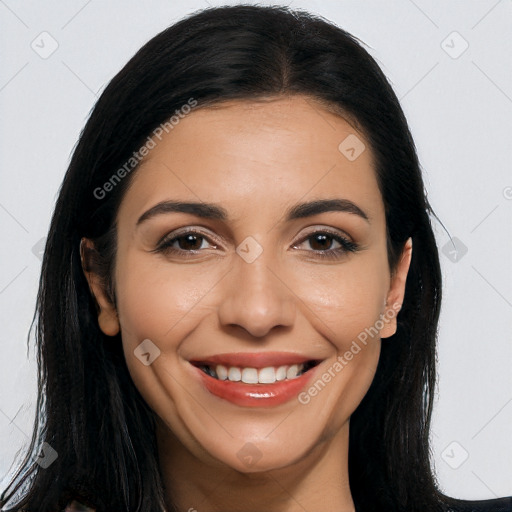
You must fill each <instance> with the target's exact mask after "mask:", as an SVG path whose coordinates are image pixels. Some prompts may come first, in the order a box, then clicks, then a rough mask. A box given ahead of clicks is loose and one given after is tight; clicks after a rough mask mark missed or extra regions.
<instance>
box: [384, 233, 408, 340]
mask: <svg viewBox="0 0 512 512" xmlns="http://www.w3.org/2000/svg"><path fill="white" fill-rule="evenodd" d="M411 258H412V239H411V238H409V239H408V240H407V242H405V245H404V248H403V251H402V255H401V256H400V260H399V262H398V264H397V267H396V269H395V272H394V273H393V275H392V276H391V283H390V286H389V290H388V294H387V297H386V312H385V314H384V318H385V319H386V321H385V323H384V327H383V328H382V330H381V332H380V337H381V338H389V337H390V336H392V335H393V334H395V332H396V325H397V323H396V318H397V316H398V312H399V311H400V309H401V307H402V304H403V302H404V295H405V282H406V280H407V273H408V272H409V266H410V264H411Z"/></svg>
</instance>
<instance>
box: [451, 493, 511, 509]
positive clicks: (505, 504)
mask: <svg viewBox="0 0 512 512" xmlns="http://www.w3.org/2000/svg"><path fill="white" fill-rule="evenodd" d="M445 510H446V512H512V496H511V497H508V498H497V499H494V500H480V501H471V500H456V499H454V498H449V499H447V508H446V509H445Z"/></svg>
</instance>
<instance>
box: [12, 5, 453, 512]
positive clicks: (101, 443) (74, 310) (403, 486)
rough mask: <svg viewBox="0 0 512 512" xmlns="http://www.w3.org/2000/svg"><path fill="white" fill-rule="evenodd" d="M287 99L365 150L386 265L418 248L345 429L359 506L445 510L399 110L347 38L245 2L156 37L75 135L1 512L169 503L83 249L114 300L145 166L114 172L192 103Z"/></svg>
mask: <svg viewBox="0 0 512 512" xmlns="http://www.w3.org/2000/svg"><path fill="white" fill-rule="evenodd" d="M293 94H302V95H307V96H308V97H311V98H314V99H316V100H318V101H320V102H322V103H323V104H324V105H325V106H326V108H329V109H331V110H332V111H334V112H336V113H339V114H340V115H342V116H344V117H345V118H346V119H347V120H350V122H352V123H353V124H355V125H356V126H357V127H358V129H360V130H361V132H362V133H363V134H364V135H365V137H366V139H367V141H368V142H369V144H370V146H371V150H372V151H373V154H374V156H375V161H376V168H375V172H376V176H377V179H378V184H379V188H380V191H381V194H382V198H383V201H384V205H385V214H386V222H387V247H388V259H389V266H390V269H391V271H393V270H394V269H395V268H396V265H397V262H398V258H399V256H400V254H401V251H402V249H403V247H404V244H405V242H406V240H407V239H408V238H409V237H411V238H412V241H413V254H412V262H411V266H410V270H409V275H408V279H407V286H406V293H405V300H404V304H403V308H402V310H401V311H400V314H399V316H398V329H397V332H396V334H395V335H394V336H392V337H391V338H390V339H388V340H386V342H385V343H384V344H383V346H382V352H381V356H380V360H379V365H378V368H377V372H376V375H375V379H374V381H373V383H372V385H371V387H370V390H369V391H368V393H367V395H366V396H365V398H364V399H363V401H362V403H361V404H360V405H359V407H358V408H357V410H356V411H355V412H354V414H353V415H352V417H351V420H350V445H349V475H350V488H351V491H352V495H353V499H354V502H355V505H356V508H357V510H358V511H359V512H366V511H372V512H373V511H376V510H386V511H390V510H393V511H395V512H396V511H407V512H414V511H422V512H424V511H425V510H429V511H436V510H443V508H444V507H443V500H444V497H443V495H442V494H441V493H440V492H439V491H438V488H437V485H436V482H435V479H434V477H433V472H432V468H431V465H430V453H429V428H430V420H431V413H432V404H433V391H434V386H435V359H436V351H435V350H436V349H435V346H436V331H437V323H438V317H439V312H440V302H441V273H440V267H439V257H438V251H437V248H436V243H435V239H434V235H433V231H432V227H431V223H430V219H431V216H432V215H433V212H432V210H431V208H430V206H429V204H428V201H427V198H426V194H425V191H424V186H423V181H422V176H421V170H420V166H419V163H418V159H417V155H416V150H415V147H414V143H413V140H412V137H411V134H410V131H409V128H408V125H407V122H406V120H405V117H404V114H403V112H402V109H401V107H400V105H399V102H398V100H397V97H396V95H395V94H394V92H393V90H392V88H391V86H390V85H389V83H388V81H387V80H386V78H385V76H384V74H383V73H382V71H381V70H380V68H379V66H378V65H377V64H376V62H375V61H374V59H373V58H372V57H371V56H370V55H369V54H368V52H367V51H366V50H365V49H364V48H363V47H362V45H361V44H360V42H358V40H357V39H356V38H354V37H353V36H352V35H350V34H348V33H347V32H345V31H344V30H342V29H340V28H338V27H336V26H335V25H333V24H332V23H329V22H327V21H326V20H324V19H322V18H321V17H317V16H313V15H311V14H309V13H307V12H303V11H297V10H290V9H289V8H286V7H263V6H249V5H238V6H235V7H221V8H211V9H205V10H203V11H200V12H198V13H195V14H193V15H191V16H189V17H188V18H185V19H184V20H182V21H180V22H178V23H176V24H174V25H172V26H171V27H169V28H168V29H166V30H164V31H163V32H161V33H160V34H158V35H157V36H156V37H154V38H153V39H151V40H150V41H149V42H148V43H146V44H145V45H144V46H143V47H142V48H141V49H140V50H139V51H138V52H137V54H136V55H135V56H134V57H133V58H132V59H131V60H130V61H129V62H128V63H127V64H126V65H125V67H124V68H123V69H122V70H121V71H120V72H119V73H118V74H117V75H116V76H115V77H114V78H113V80H112V81H111V82H110V83H109V85H108V86H107V87H106V89H105V90H104V92H103V94H102V95H101V97H100V99H99V100H98V102H97V104H96V106H95V108H94V109H93V110H92V113H91V115H90V118H89V120H88V121H87V124H86V125H85V128H84V130H83V131H82V133H81V135H80V140H79V142H78V144H77V146H76V148H75V151H74V153H73V156H72V159H71V162H70V165H69V168H68V170H67V173H66V176H65V178H64V182H63V184H62V187H61V190H60V194H59V197H58V200H57V203H56V207H55V211H54V214H53V217H52V221H51V227H50V231H49V234H48V239H47V245H46V249H45V253H44V259H43V265H42V273H41V279H40V286H39V293H38V301H37V310H36V317H35V321H34V324H33V326H34V325H35V326H36V338H37V346H38V363H39V398H38V408H37V420H36V424H35V428H34V434H33V439H32V443H31V446H30V450H29V454H28V455H27V457H26V459H25V460H24V462H23V464H22V466H21V468H20V470H19V471H18V472H17V474H16V475H15V477H14V478H13V481H12V482H11V484H10V485H9V487H8V488H7V490H6V491H5V492H4V493H3V495H2V499H3V500H4V503H6V502H7V499H8V498H13V497H15V496H17V495H21V499H20V500H19V501H18V504H17V505H16V506H15V507H12V508H8V510H14V509H17V508H20V507H26V508H27V509H28V510H30V511H31V512H39V511H41V512H48V511H54V510H60V509H62V508H63V507H64V505H65V501H66V500H67V499H69V498H71V497H77V498H80V499H82V500H83V501H86V502H88V503H90V504H92V505H94V506H95V507H97V509H98V510H127V511H139V512H143V511H144V512H155V511H157V510H160V509H162V507H163V490H162V482H161V477H160V473H159V468H158V454H157V448H156V441H155V434H154V427H155V425H154V420H153V415H152V412H151V410H150V409H149V407H148V406H147V404H146V403H145V402H144V400H143V399H142V398H141V396H140V395H139V393H138V391H137V389H136V388H135V385H134V384H133V382H132V380H131V378H130V375H129V373H128V370H127V367H126V364H125V361H124V357H123V353H122V347H121V339H120V335H117V336H115V337H108V336H105V335H104V334H103V333H102V332H101V330H100V329H99V326H98V321H97V309H96V304H95V302H94V299H93V298H92V296H91V293H90V291H89V288H88V284H87V281H86V279H85V277H84V273H83V271H82V266H81V260H80V252H79V243H80V240H81V238H82V237H88V238H91V239H93V240H94V241H95V242H96V249H97V262H96V263H97V269H99V271H100V273H101V275H102V276H103V278H104V283H105V286H106V287H107V289H108V290H110V292H111V297H112V300H113V301H115V290H114V288H113V283H112V279H111V277H112V269H113V267H114V264H115V251H116V225H115V218H116V213H117V210H118V207H119V204H120V202H121V200H122V198H123V195H124V193H125V191H126V188H127V187H128V186H129V183H130V181H131V179H132V178H133V175H134V174H135V172H136V166H135V167H134V168H133V169H129V170H128V171H127V172H125V173H124V174H123V177H122V179H120V180H118V182H116V183H115V184H114V185H113V186H111V187H104V184H105V183H107V182H109V180H111V178H112V176H113V173H114V172H115V171H116V170H118V169H120V168H121V167H122V166H123V165H124V164H125V163H126V162H127V161H129V160H130V158H131V157H132V155H133V153H134V151H137V150H138V149H139V148H140V147H141V146H142V145H143V144H144V142H145V140H147V137H148V135H150V134H151V133H152V132H153V130H155V128H156V127H158V126H159V125H160V124H161V123H164V122H166V121H168V119H169V118H170V116H172V115H174V114H175V113H176V111H178V112H179V111H180V109H181V108H182V107H183V106H184V105H186V104H190V100H191V98H192V99H193V101H197V105H198V108H202V107H207V106H209V105H213V104H216V103H219V102H222V101H225V100H233V99H240V100H253V99H258V98H261V99H264V98H275V97H277V96H280V95H293ZM176 115H177V114H176ZM125 170H126V168H125ZM107 188H108V190H107V191H106V189H107ZM98 190H101V191H102V192H101V193H99V192H98ZM43 442H46V443H48V444H49V445H50V446H51V447H52V448H53V449H54V450H55V451H56V452H57V453H58V457H57V459H56V460H55V461H54V462H53V464H51V465H50V466H49V467H48V468H46V469H43V468H42V467H41V466H40V465H39V464H37V463H35V459H36V457H37V454H38V452H39V450H40V449H41V446H42V443H43Z"/></svg>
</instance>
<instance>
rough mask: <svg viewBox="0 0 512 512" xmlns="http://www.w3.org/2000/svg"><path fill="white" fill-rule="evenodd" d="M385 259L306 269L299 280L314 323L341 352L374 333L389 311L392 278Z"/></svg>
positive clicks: (300, 292) (369, 258)
mask: <svg viewBox="0 0 512 512" xmlns="http://www.w3.org/2000/svg"><path fill="white" fill-rule="evenodd" d="M382 260H383V258H382V257H381V255H380V254H372V253H368V254H366V255H356V257H354V258H353V259H352V260H350V261H347V262H346V263H342V264H339V265H332V266H331V267H327V268H326V267H325V266H324V267H323V268H318V269H315V268H314V267H313V268H311V269H310V270H309V271H308V272H304V270H303V269H302V272H300V276H301V277H300V278H297V279H295V283H296V293H297V295H298V296H299V297H301V298H302V297H304V299H303V300H304V303H305V305H306V306H307V308H306V310H309V311H310V314H309V317H310V319H311V322H312V323H314V325H315V327H316V328H317V329H318V330H319V331H320V332H321V333H322V334H323V335H324V337H325V338H327V339H328V340H329V341H331V343H332V344H333V345H335V346H336V348H337V349H338V350H339V351H343V352H344V351H345V350H348V349H349V346H350V343H351V341H352V340H355V339H357V338H358V336H359V335H360V334H361V333H364V332H367V330H371V328H372V326H375V325H376V324H377V323H378V320H379V319H380V318H381V315H382V314H383V313H384V311H385V300H386V294H387V291H388V288H389V279H390V278H389V271H388V269H387V264H386V261H382ZM297 275H299V273H297ZM371 332H372V333H374V330H371ZM373 337H375V336H373ZM376 337H377V338H378V336H376Z"/></svg>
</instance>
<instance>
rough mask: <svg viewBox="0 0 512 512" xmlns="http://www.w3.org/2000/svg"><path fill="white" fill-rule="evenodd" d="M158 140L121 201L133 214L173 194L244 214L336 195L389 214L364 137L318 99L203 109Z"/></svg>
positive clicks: (374, 213)
mask: <svg viewBox="0 0 512 512" xmlns="http://www.w3.org/2000/svg"><path fill="white" fill-rule="evenodd" d="M154 141H155V143H156V145H155V147H154V148H153V149H151V151H150V152H149V154H148V155H147V156H146V157H145V159H144V161H143V162H142V164H141V165H140V167H139V169H137V171H135V176H133V182H132V184H131V187H130V188H129V189H128V192H127V194H126V197H125V199H124V200H123V204H122V205H121V209H124V210H126V211H127V212H128V213H129V211H135V210H137V211H138V210H140V209H141V208H144V207H146V206H151V205H152V204H154V203H157V202H159V201H163V200H168V199H173V198H179V199H189V200H195V201H197V200H200V201H205V202H216V203H222V204H223V206H224V207H225V208H226V209H228V210H229V209H232V210H233V211H234V212H238V213H239V214H240V215H245V214H254V213H255V212H257V211H259V212H260V213H261V212H262V209H264V211H265V212H267V211H271V210H272V211H274V210H276V209H279V208H282V206H283V205H288V204H292V203H296V202H299V201H301V200H310V199H318V198H335V197H336V198H338V197H344V198H347V199H351V200H354V201H356V202H359V203H361V204H362V205H364V206H365V207H366V209H367V211H368V212H369V215H370V216H371V217H375V216H379V215H382V213H383V207H382V200H381V196H380V192H379V190H378V185H377V181H376V177H375V172H374V164H373V156H372V153H371V149H370V148H369V146H368V144H367V142H366V141H365V138H364V136H363V135H362V134H361V133H360V132H358V131H357V130H356V129H355V128H354V127H353V126H352V125H351V124H349V122H347V121H346V120H345V119H344V118H342V117H340V116H338V115H336V114H333V113H331V112H329V111H327V110H326V109H324V108H323V107H322V106H321V105H320V104H319V103H317V102H316V101H315V100H313V99H312V98H308V97H303V96H292V97H286V98H280V99H273V100H270V101H230V102H225V103H223V104H220V105H217V106H214V107H212V108H210V107H209V108H197V109H195V110H192V112H191V113H190V114H188V115H187V116H185V117H184V118H183V119H181V120H180V122H179V123H178V124H177V125H175V126H174V128H173V129H172V130H170V131H169V133H165V132H164V135H163V136H161V140H158V139H157V138H154Z"/></svg>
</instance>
